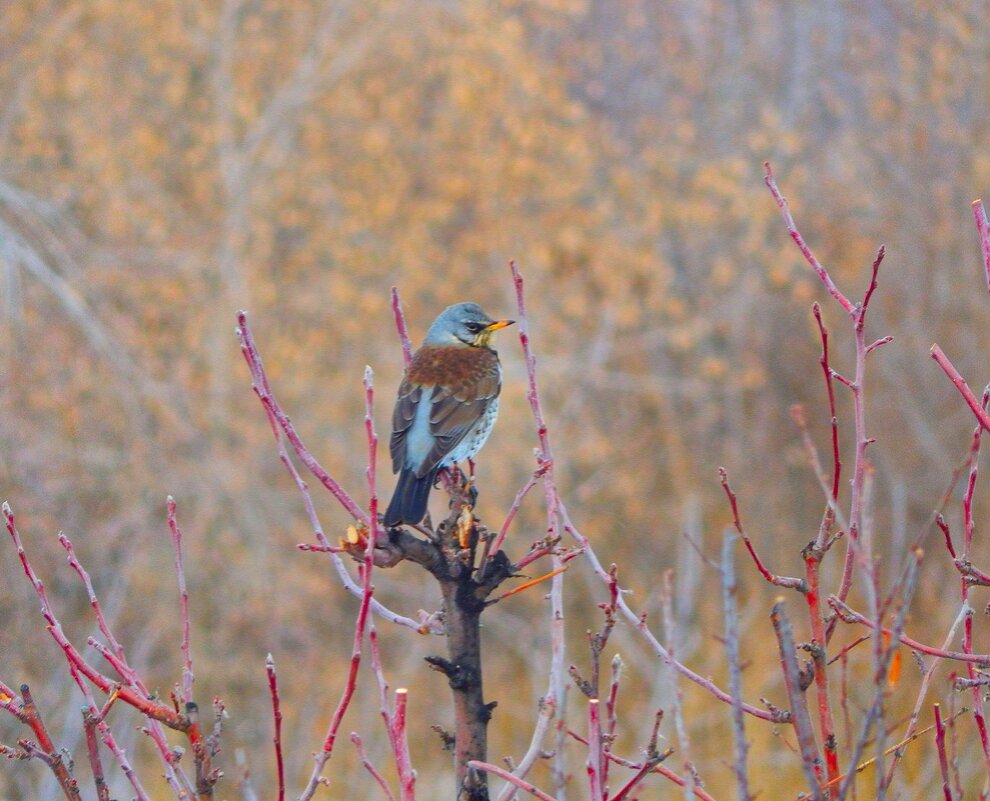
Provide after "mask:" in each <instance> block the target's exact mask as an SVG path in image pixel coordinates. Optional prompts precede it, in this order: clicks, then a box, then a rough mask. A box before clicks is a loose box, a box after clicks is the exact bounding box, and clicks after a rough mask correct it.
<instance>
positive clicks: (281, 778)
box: [265, 654, 285, 801]
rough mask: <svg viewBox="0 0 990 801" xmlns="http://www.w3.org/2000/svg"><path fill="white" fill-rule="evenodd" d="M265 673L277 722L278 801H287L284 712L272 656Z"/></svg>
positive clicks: (266, 660)
mask: <svg viewBox="0 0 990 801" xmlns="http://www.w3.org/2000/svg"><path fill="white" fill-rule="evenodd" d="M265 672H266V673H267V674H268V692H269V694H270V695H271V698H272V719H273V720H274V721H275V734H274V735H273V736H272V744H273V745H274V746H275V768H276V772H277V775H278V801H285V765H284V763H283V761H282V710H281V705H280V703H279V697H278V676H277V675H276V673H275V660H274V659H273V658H272V655H271V654H268V657H267V659H265Z"/></svg>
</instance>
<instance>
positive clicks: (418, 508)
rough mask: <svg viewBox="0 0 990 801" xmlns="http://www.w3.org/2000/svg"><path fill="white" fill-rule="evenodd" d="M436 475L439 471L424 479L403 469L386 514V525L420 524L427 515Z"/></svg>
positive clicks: (433, 471) (434, 470)
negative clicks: (427, 505) (427, 506)
mask: <svg viewBox="0 0 990 801" xmlns="http://www.w3.org/2000/svg"><path fill="white" fill-rule="evenodd" d="M436 475H437V470H436V469H433V470H431V471H430V472H429V473H427V474H426V475H425V476H423V477H422V478H417V477H416V472H415V471H414V470H410V469H408V468H403V469H402V472H401V473H399V483H398V484H396V485H395V492H393V493H392V500H391V501H390V502H389V505H388V510H387V511H386V512H385V525H386V526H399V525H401V524H403V523H411V524H415V523H418V522H420V521H421V520H422V519H423V517H424V516H425V515H426V504H427V502H428V501H429V499H430V489H432V487H433V481H434V479H435V478H436Z"/></svg>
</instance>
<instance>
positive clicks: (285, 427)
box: [237, 311, 369, 524]
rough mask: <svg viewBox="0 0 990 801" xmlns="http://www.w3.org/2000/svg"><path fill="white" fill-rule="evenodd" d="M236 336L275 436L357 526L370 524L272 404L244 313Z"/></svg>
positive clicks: (293, 427) (253, 386)
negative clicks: (283, 439) (286, 443)
mask: <svg viewBox="0 0 990 801" xmlns="http://www.w3.org/2000/svg"><path fill="white" fill-rule="evenodd" d="M237 336H238V339H239V340H240V343H241V353H242V354H243V355H244V360H245V361H246V362H247V365H248V369H249V370H250V371H251V388H252V389H253V390H254V393H255V394H256V395H257V396H258V399H259V400H260V401H261V403H262V405H263V406H264V407H265V411H266V412H267V413H268V419H269V421H270V422H271V424H272V428H273V430H274V432H275V434H276V436H278V431H279V429H281V430H282V431H283V432H284V433H285V437H286V439H288V440H289V443H290V444H291V445H292V448H293V450H295V452H296V456H298V457H299V459H300V461H302V463H303V464H304V465H306V467H307V468H308V469H309V471H310V472H311V473H312V474H313V475H314V476H315V477H316V479H317V480H318V481H319V482H320V483H321V484H322V485H323V486H324V487H325V488H326V489H327V490H328V491H329V492H330V494H331V495H333V497H334V498H336V499H337V501H338V502H339V503H340V505H341V506H343V507H344V509H346V510H347V513H348V514H349V515H350V516H351V517H353V518H354V519H355V520H357V521H358V522H361V523H365V524H367V523H368V522H369V521H368V515H367V513H366V512H365V511H364V510H363V509H361V507H360V506H358V505H357V503H355V501H354V499H353V498H352V497H351V496H350V495H349V494H348V493H347V491H346V490H345V489H344V488H343V487H341V486H340V484H338V483H337V482H336V480H334V478H333V477H332V476H331V475H330V474H329V473H328V472H327V471H326V470H325V469H324V468H323V466H322V465H321V464H320V463H319V462H318V461H317V460H316V458H315V457H314V456H313V455H312V454H311V453H310V452H309V450H308V449H307V448H306V446H305V445H303V443H302V440H301V439H300V437H299V434H298V433H297V432H296V428H295V426H294V425H293V424H292V421H291V420H290V419H289V416H288V415H287V414H286V413H285V412H284V411H282V407H281V406H279V405H278V401H276V400H275V396H274V394H273V393H272V388H271V386H270V385H269V383H268V377H267V376H266V375H265V368H264V365H263V363H262V361H261V354H260V353H259V352H258V348H257V346H256V345H255V344H254V337H253V336H252V335H251V329H250V328H249V327H248V322H247V314H246V313H245V312H243V311H241V312H238V313H237Z"/></svg>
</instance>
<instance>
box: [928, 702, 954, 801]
mask: <svg viewBox="0 0 990 801" xmlns="http://www.w3.org/2000/svg"><path fill="white" fill-rule="evenodd" d="M932 710H933V712H934V713H935V749H936V750H937V751H938V767H939V770H940V771H941V772H942V795H944V796H945V801H953V798H952V788H951V786H950V785H949V760H948V759H947V758H946V755H945V724H944V723H942V710H941V708H940V707H939V705H938V704H933V705H932Z"/></svg>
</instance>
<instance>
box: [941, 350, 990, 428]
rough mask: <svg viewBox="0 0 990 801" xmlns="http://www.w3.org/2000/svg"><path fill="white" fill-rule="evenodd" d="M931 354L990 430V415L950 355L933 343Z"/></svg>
mask: <svg viewBox="0 0 990 801" xmlns="http://www.w3.org/2000/svg"><path fill="white" fill-rule="evenodd" d="M931 356H932V358H933V359H934V360H935V361H936V362H937V363H938V366H939V367H941V368H942V370H943V371H944V372H945V374H946V375H947V376H948V377H949V380H950V381H952V383H953V384H954V385H955V388H956V389H957V390H959V394H960V395H962V396H963V399H964V400H965V401H966V403H967V405H968V406H969V408H970V410H971V411H972V412H973V415H974V416H975V417H976V419H977V420H978V421H979V423H980V425H981V426H983V429H984V430H985V431H990V416H988V415H987V412H986V410H985V409H984V408H983V407H982V406H980V402H979V401H978V400H977V399H976V396H975V395H974V394H973V391H972V390H971V389H970V388H969V385H968V384H967V383H966V381H965V379H964V378H963V377H962V376H961V375H960V374H959V371H958V370H957V369H956V368H955V366H954V365H953V364H952V362H951V361H949V357H948V356H946V355H945V353H943V352H942V349H941V348H940V347H939V346H938V345H937V344H936V345H932V349H931Z"/></svg>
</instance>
